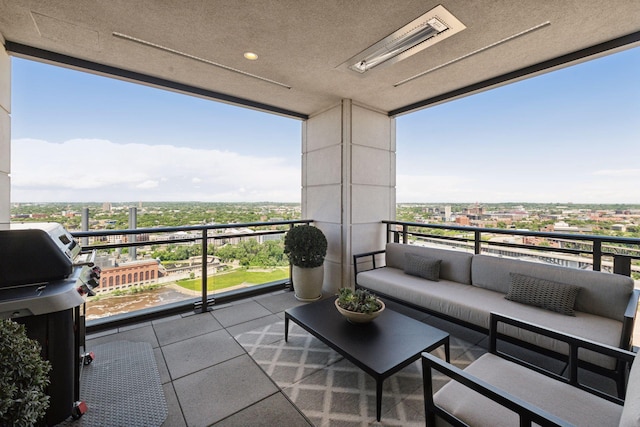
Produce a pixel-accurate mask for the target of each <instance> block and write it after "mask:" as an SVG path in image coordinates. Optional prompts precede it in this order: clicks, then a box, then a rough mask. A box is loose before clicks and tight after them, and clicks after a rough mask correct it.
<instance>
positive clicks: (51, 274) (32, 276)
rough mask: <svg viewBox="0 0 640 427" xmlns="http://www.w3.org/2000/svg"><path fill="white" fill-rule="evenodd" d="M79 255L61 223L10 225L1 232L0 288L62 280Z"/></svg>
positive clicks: (77, 248)
mask: <svg viewBox="0 0 640 427" xmlns="http://www.w3.org/2000/svg"><path fill="white" fill-rule="evenodd" d="M79 252H80V246H79V245H78V244H77V242H76V241H75V240H74V239H73V237H72V236H71V234H70V233H69V232H68V231H67V230H65V228H64V227H62V225H60V224H57V223H52V222H47V223H25V224H11V225H10V229H8V230H0V288H8V287H14V286H22V285H30V284H35V283H43V282H50V281H53V280H60V279H64V278H66V277H68V276H69V275H70V274H71V273H72V269H73V261H74V259H75V258H76V256H77V255H78V253H79Z"/></svg>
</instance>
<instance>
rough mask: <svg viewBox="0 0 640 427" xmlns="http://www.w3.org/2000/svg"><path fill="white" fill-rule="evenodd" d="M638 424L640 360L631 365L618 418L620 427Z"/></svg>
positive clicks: (639, 424)
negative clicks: (620, 413) (622, 406)
mask: <svg viewBox="0 0 640 427" xmlns="http://www.w3.org/2000/svg"><path fill="white" fill-rule="evenodd" d="M636 359H637V357H636ZM638 426H640V360H637V361H635V362H634V363H633V365H631V372H630V373H629V381H628V383H627V393H626V395H625V397H624V408H623V409H622V417H621V418H620V427H638Z"/></svg>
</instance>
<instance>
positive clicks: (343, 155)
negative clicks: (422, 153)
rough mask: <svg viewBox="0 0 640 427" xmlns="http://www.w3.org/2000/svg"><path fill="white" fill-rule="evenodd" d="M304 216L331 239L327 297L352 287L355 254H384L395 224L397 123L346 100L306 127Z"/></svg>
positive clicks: (303, 150)
mask: <svg viewBox="0 0 640 427" xmlns="http://www.w3.org/2000/svg"><path fill="white" fill-rule="evenodd" d="M302 129H303V130H302V133H303V135H302V217H303V218H311V219H313V220H315V221H316V223H315V225H316V226H318V227H319V228H320V229H322V231H323V232H324V233H325V235H326V236H327V240H328V241H329V249H328V253H327V258H326V260H325V279H324V286H323V290H324V292H325V293H335V292H336V291H337V289H338V288H340V287H342V286H351V285H352V284H353V266H352V263H353V258H352V255H353V254H354V253H360V252H366V251H371V250H376V249H382V248H383V246H384V243H385V241H386V240H385V239H386V238H385V227H384V226H383V225H382V224H381V222H380V221H382V220H383V219H395V211H396V208H395V204H396V202H395V179H396V178H395V177H396V170H395V164H396V155H395V150H396V143H395V120H394V119H392V118H389V117H388V116H387V115H386V114H385V113H382V112H379V111H375V110H373V109H371V108H367V107H365V106H361V105H358V104H356V103H354V102H352V101H351V100H343V101H342V102H341V103H340V105H336V106H335V107H333V108H330V109H328V110H326V111H323V112H321V113H318V114H314V115H312V116H311V117H310V118H309V120H307V121H306V122H305V123H304V124H303V128H302Z"/></svg>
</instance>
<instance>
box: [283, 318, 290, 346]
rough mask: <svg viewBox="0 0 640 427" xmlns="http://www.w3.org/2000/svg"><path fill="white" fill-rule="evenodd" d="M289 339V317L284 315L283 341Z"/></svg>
mask: <svg viewBox="0 0 640 427" xmlns="http://www.w3.org/2000/svg"><path fill="white" fill-rule="evenodd" d="M288 339H289V317H288V316H287V315H286V314H285V315H284V342H287V340H288Z"/></svg>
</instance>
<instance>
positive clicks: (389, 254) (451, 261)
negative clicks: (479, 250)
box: [385, 243, 506, 293]
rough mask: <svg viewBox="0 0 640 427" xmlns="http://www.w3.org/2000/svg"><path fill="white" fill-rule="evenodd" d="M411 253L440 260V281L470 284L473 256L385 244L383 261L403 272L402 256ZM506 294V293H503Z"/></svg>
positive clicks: (441, 250)
mask: <svg viewBox="0 0 640 427" xmlns="http://www.w3.org/2000/svg"><path fill="white" fill-rule="evenodd" d="M405 253H411V254H416V255H420V256H428V257H431V258H435V259H440V260H442V262H441V263H440V279H441V280H450V281H452V282H458V283H463V284H465V285H470V284H471V259H472V258H473V254H470V253H467V252H457V251H450V250H444V249H435V248H427V247H424V246H415V245H403V244H400V243H387V246H386V255H385V260H386V263H387V267H393V268H398V269H400V270H404V262H405V258H404V254H405ZM505 293H506V292H505Z"/></svg>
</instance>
